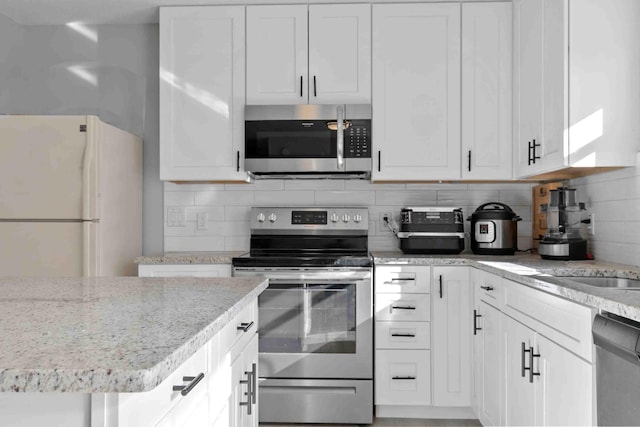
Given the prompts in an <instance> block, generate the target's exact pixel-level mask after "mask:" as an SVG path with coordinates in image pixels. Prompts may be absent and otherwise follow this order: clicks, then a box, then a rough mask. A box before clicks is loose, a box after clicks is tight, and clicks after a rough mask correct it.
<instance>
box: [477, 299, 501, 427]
mask: <svg viewBox="0 0 640 427" xmlns="http://www.w3.org/2000/svg"><path fill="white" fill-rule="evenodd" d="M474 315H476V316H477V318H476V321H475V323H474V326H476V332H475V333H474V337H473V338H474V352H473V353H474V379H475V381H474V386H475V400H476V401H475V405H474V406H475V408H476V415H477V416H478V418H479V420H480V422H481V423H482V425H484V426H498V425H502V422H501V417H502V395H503V390H502V389H503V387H502V384H503V382H502V379H503V375H502V371H503V366H504V365H503V360H502V358H503V357H502V348H503V347H502V320H501V319H502V316H501V314H500V311H499V310H498V309H496V308H495V307H492V306H491V305H489V304H487V303H486V302H484V301H481V302H479V303H478V304H477V305H476V310H475V312H474Z"/></svg>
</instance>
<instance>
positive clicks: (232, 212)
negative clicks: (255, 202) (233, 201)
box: [223, 206, 251, 222]
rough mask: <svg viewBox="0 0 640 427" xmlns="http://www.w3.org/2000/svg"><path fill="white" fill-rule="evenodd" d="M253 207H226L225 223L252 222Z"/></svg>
mask: <svg viewBox="0 0 640 427" xmlns="http://www.w3.org/2000/svg"><path fill="white" fill-rule="evenodd" d="M250 214H251V207H250V206H225V207H224V218H223V219H224V220H225V221H245V222H248V221H250V220H251V216H250Z"/></svg>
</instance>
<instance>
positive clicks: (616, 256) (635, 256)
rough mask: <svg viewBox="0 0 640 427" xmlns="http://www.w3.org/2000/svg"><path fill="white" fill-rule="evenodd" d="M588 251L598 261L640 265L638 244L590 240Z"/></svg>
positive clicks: (639, 247) (639, 245)
mask: <svg viewBox="0 0 640 427" xmlns="http://www.w3.org/2000/svg"><path fill="white" fill-rule="evenodd" d="M588 250H589V252H591V254H593V256H594V258H595V259H596V260H599V261H609V262H616V263H620V264H628V265H633V266H636V267H640V244H638V243H619V242H608V241H600V240H595V241H590V242H589V247H588Z"/></svg>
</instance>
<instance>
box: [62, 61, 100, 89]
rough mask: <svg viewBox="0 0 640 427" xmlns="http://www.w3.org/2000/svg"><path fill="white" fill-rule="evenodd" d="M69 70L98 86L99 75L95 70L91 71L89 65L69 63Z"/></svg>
mask: <svg viewBox="0 0 640 427" xmlns="http://www.w3.org/2000/svg"><path fill="white" fill-rule="evenodd" d="M67 70H69V71H70V72H71V73H73V74H75V75H76V76H78V77H80V78H81V79H82V80H84V81H86V82H88V83H91V84H92V85H94V86H98V76H97V75H96V74H95V73H94V72H92V71H89V70H88V67H87V66H85V65H69V66H68V67H67Z"/></svg>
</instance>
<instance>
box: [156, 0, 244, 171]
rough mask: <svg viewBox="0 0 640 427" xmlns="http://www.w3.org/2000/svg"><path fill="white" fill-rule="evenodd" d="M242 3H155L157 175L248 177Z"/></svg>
mask: <svg viewBox="0 0 640 427" xmlns="http://www.w3.org/2000/svg"><path fill="white" fill-rule="evenodd" d="M244 42H245V36H244V7H242V6H214V7H163V8H161V9H160V179H162V180H169V181H189V180H206V181H246V180H247V174H246V173H245V172H244V170H243V169H244V168H243V164H242V159H243V152H244V148H243V147H244V136H243V135H244V132H243V129H244V98H245V89H244V88H245V83H244V69H245V62H244V61H245V60H244V57H245V49H244Z"/></svg>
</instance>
